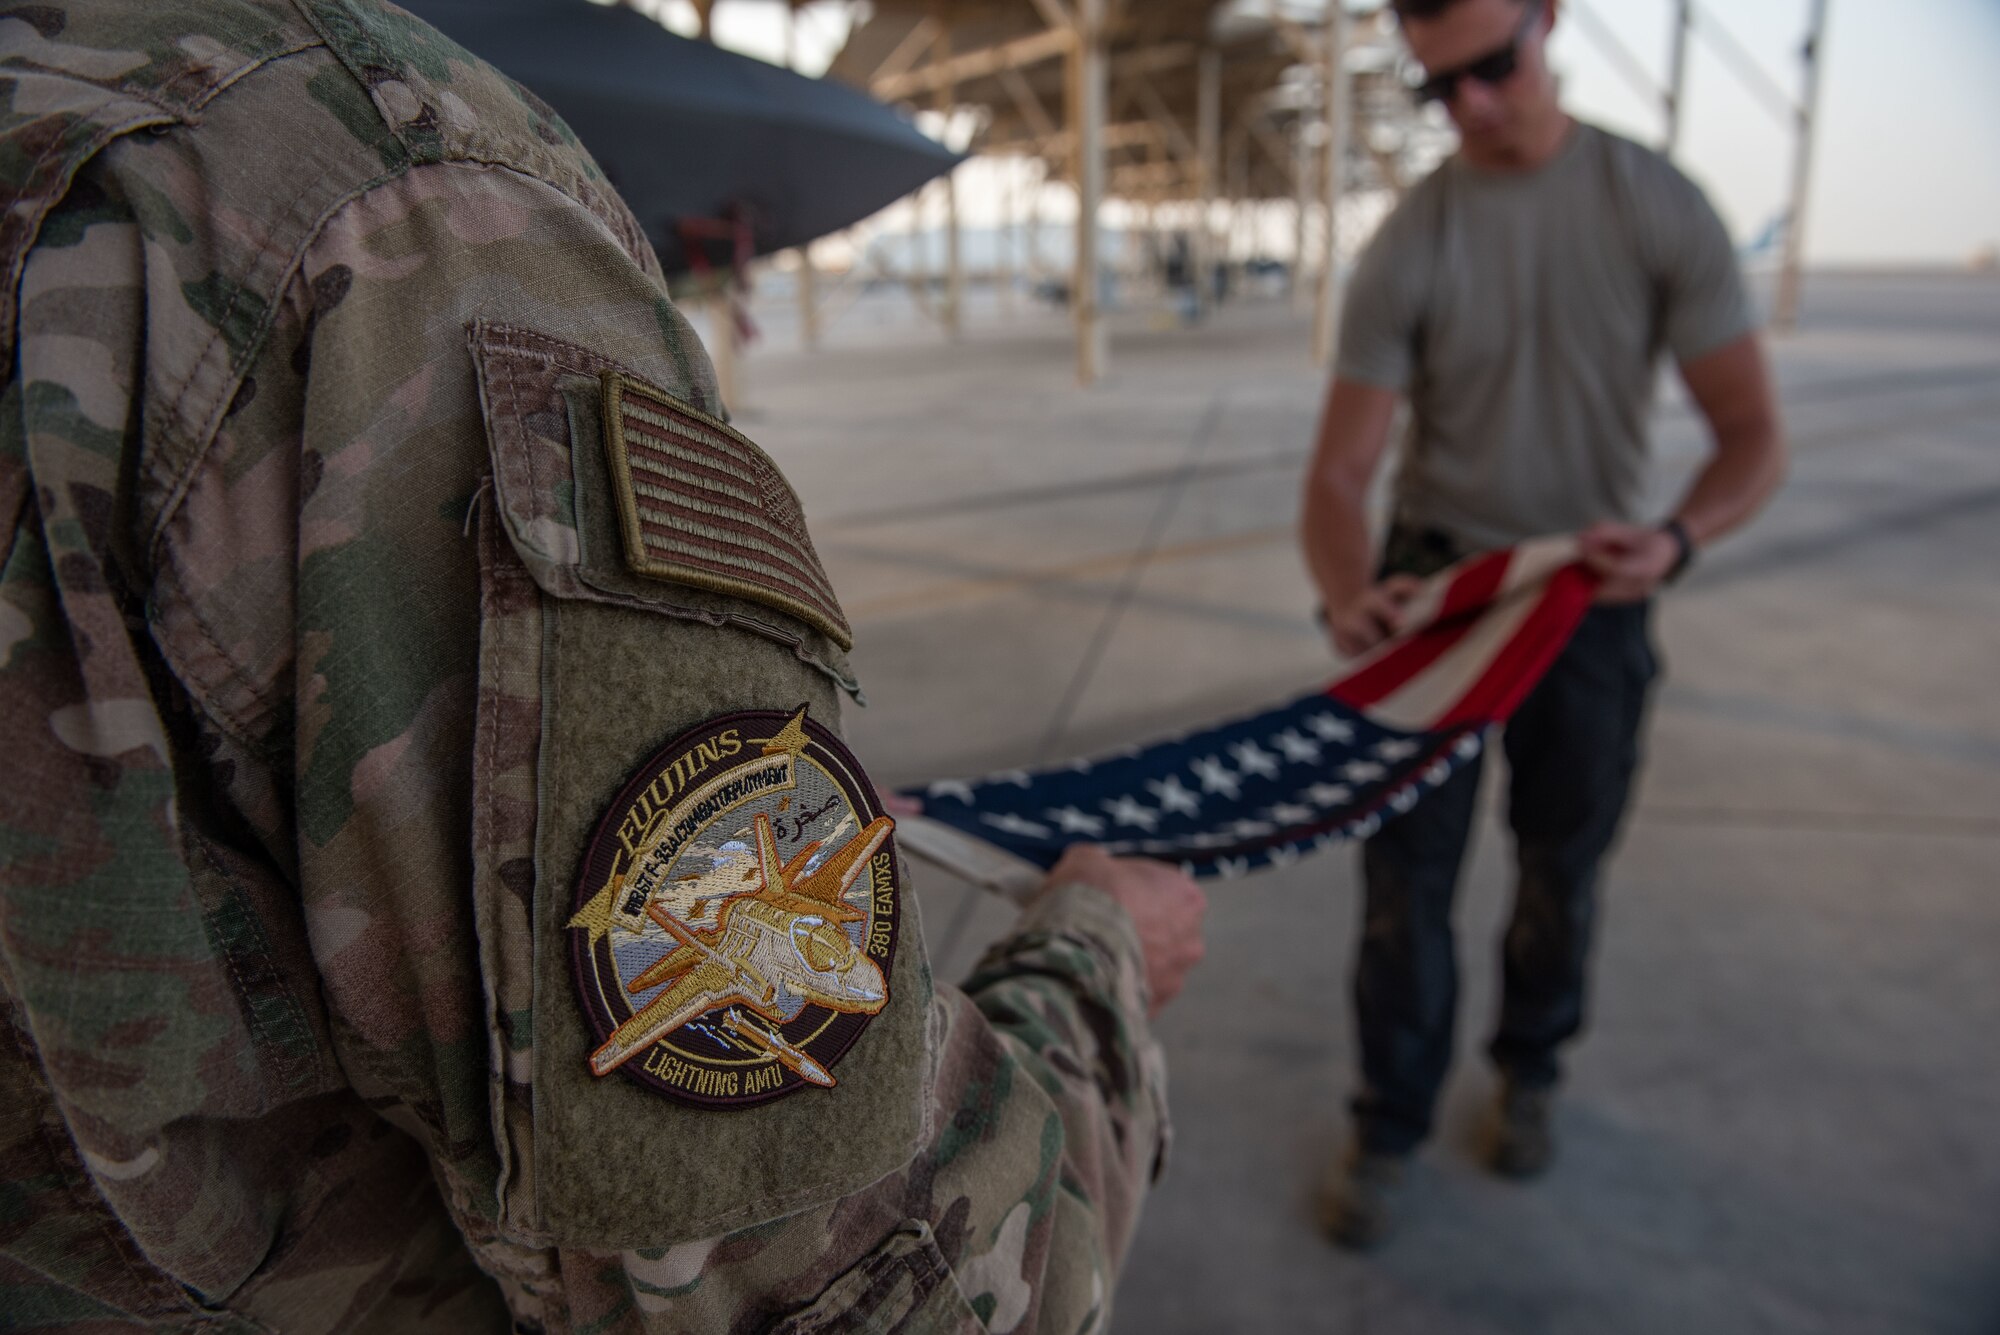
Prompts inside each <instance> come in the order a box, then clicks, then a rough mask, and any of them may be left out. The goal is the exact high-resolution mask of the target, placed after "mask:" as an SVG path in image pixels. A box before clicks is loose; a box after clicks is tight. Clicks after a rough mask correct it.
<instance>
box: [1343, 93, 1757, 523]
mask: <svg viewBox="0 0 2000 1335" xmlns="http://www.w3.org/2000/svg"><path fill="white" fill-rule="evenodd" d="M1751 324H1752V321H1751V315H1750V308H1749V302H1748V301H1747V299H1746V298H1745V295H1744V291H1743V280H1742V276H1741V275H1740V273H1739V272H1738V270H1737V266H1736V257H1735V252H1734V250H1733V249H1732V247H1731V245H1730V242H1729V237H1728V234H1727V233H1726V232H1725V231H1724V229H1723V226H1722V221H1721V219H1719V218H1718V217H1717V216H1716V214H1715V210H1714V209H1713V208H1712V207H1710V205H1709V203H1708V200H1707V199H1706V198H1705V197H1704V196H1703V195H1702V193H1701V191H1700V189H1699V188H1698V187H1696V186H1695V185H1694V183H1693V182H1691V181H1689V180H1688V179H1687V177H1685V176H1683V175H1681V173H1680V172H1679V170H1677V169H1676V168H1675V167H1674V165H1673V164H1672V163H1670V162H1668V161H1667V160H1666V159H1665V158H1663V157H1661V156H1660V155H1659V154H1657V153H1655V152H1653V151H1652V150H1651V149H1647V148H1643V147H1641V146H1639V145H1638V144H1635V143H1632V142H1631V141H1630V140H1627V139H1622V138H1620V137H1619V136H1617V135H1614V134H1611V133H1609V132H1608V131H1605V130H1601V129H1599V128H1597V127H1596V126H1593V125H1586V124H1583V123H1581V122H1579V123H1578V124H1577V125H1576V127H1575V129H1574V131H1573V132H1572V133H1571V134H1570V136H1569V138H1568V140H1567V141H1566V142H1565V143H1564V144H1563V146H1562V148H1561V149H1560V150H1559V151H1558V152H1557V154H1556V156H1555V157H1554V158H1553V159H1551V160H1550V161H1549V162H1548V163H1547V164H1546V165H1544V166H1542V167H1540V168H1538V169H1537V170H1535V171H1532V172H1525V173H1507V174H1500V173H1493V172H1485V171H1481V170H1479V169H1477V168H1475V167H1471V166H1469V165H1467V164H1466V163H1465V162H1464V161H1463V160H1462V159H1460V158H1457V157H1454V158H1451V159H1450V160H1448V161H1447V162H1445V164H1444V165H1443V166H1441V167H1439V168H1438V169H1437V170H1436V171H1435V172H1433V173H1432V174H1431V175H1430V176H1429V177H1427V178H1426V179H1425V180H1424V181H1423V182H1422V183H1421V184H1419V185H1418V186H1417V187H1416V188H1415V189H1413V190H1412V191H1411V192H1410V194H1409V196H1408V197H1407V198H1406V199H1405V200H1404V201H1403V203H1402V204H1401V205H1400V206H1399V207H1398V208H1397V209H1396V211H1395V212H1394V213H1393V214H1391V215H1390V217H1389V219H1388V220H1387V221H1386V222H1385V223H1384V224H1383V225H1382V229H1381V231H1380V232H1378V233H1377V234H1376V236H1375V239H1374V240H1373V241H1372V242H1371V243H1370V244H1369V246H1368V249H1367V250H1366V252H1364V253H1363V255H1362V257H1361V260H1360V263H1359V265H1358V266H1357V267H1356V269H1355V273H1354V277H1353V279H1352V281H1351V283H1350V285H1349V288H1348V293H1347V303H1346V309H1345V312H1344V314H1343V317H1342V324H1341V338H1340V354H1339V359H1338V362H1337V365H1336V374H1338V375H1339V376H1341V377H1344V378H1346V379H1349V380H1355V381H1360V382H1362V383H1364V384H1369V385H1379V386H1381V387H1383V388H1387V389H1394V390H1399V391H1405V392H1407V393H1408V395H1409V398H1410V402H1411V406H1412V408H1413V409H1414V411H1413V413H1412V415H1411V424H1410V430H1409V436H1408V440H1407V442H1406V446H1405V450H1404V454H1403V462H1402V468H1401V471H1400V472H1399V474H1398V475H1397V480H1396V493H1395V494H1396V512H1397V515H1398V517H1399V518H1401V519H1402V520H1404V521H1406V522H1408V523H1412V524H1418V525H1424V526H1429V527H1435V528H1439V529H1443V530H1444V531H1446V532H1447V533H1449V534H1451V535H1452V536H1453V537H1455V538H1457V539H1458V540H1459V541H1460V542H1462V543H1464V544H1466V545H1467V546H1470V547H1475V548H1485V547H1496V546H1504V545H1507V544H1509V543H1513V542H1517V541H1519V540H1521V539H1524V538H1529V537H1534V536H1536V535H1539V534H1544V533H1560V532H1569V531H1573V530H1576V529H1581V528H1584V527H1587V526H1588V525H1590V524H1592V523H1595V522H1597V521H1599V520H1603V519H1619V520H1638V519H1640V518H1642V516H1641V515H1639V514H1638V513H1637V511H1638V506H1639V505H1640V502H1641V497H1642V495H1643V492H1644V490H1645V485H1646V469H1647V462H1648V454H1649V442H1648V439H1647V431H1646V419H1647V415H1648V412H1649V410H1650V409H1651V407H1652V398H1653V386H1654V380H1655V372H1656V368H1657V366H1658V361H1659V354H1660V352H1661V351H1662V350H1663V349H1664V350H1667V351H1671V352H1672V353H1673V355H1674V358H1675V359H1676V360H1677V361H1679V362H1687V361H1689V360H1692V359H1694V358H1696V357H1700V356H1701V355H1702V354H1704V353H1707V352H1711V351H1713V350H1715V349H1716V348H1719V347H1721V346H1723V345H1724V344H1726V343H1729V342H1731V341H1732V340H1734V339H1736V338H1737V337H1739V336H1741V335H1742V334H1744V333H1745V332H1747V331H1748V330H1749V329H1750V328H1751Z"/></svg>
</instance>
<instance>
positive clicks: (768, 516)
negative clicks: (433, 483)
mask: <svg viewBox="0 0 2000 1335" xmlns="http://www.w3.org/2000/svg"><path fill="white" fill-rule="evenodd" d="M471 341H472V354H473V361H474V364H475V366H476V367H477V370H478V374H479V395H480V406H481V409H482V411H483V412H484V413H485V417H486V427H487V433H488V436H489V438H490V442H491V445H492V451H493V487H494V501H495V503H496V505H497V508H498V510H499V514H500V518H501V520H502V522H503V523H504V524H505V526H506V529H507V534H508V537H509V538H510V539H511V541H512V543H513V545H514V546H515V548H516V549H517V551H518V552H519V554H520V557H521V560H522V562H523V563H524V564H525V565H526V566H527V568H528V571H529V573H530V574H531V575H533V576H534V579H535V583H536V584H537V585H539V586H540V587H541V588H542V589H544V590H545V591H547V592H548V593H550V594H553V595H555V596H556V597H559V598H584V599H590V600H593V601H599V602H609V603H617V604H624V605H627V606H634V607H639V608H642V609H645V610H650V611H654V612H659V613H663V614H665V615H669V616H678V617H681V618H683V619H687V620H693V621H698V622H703V623H706V624H708V625H712V626H724V625H729V626H734V627H736V628H738V629H742V630H746V631H749V632H751V633H752V634H757V635H762V636H763V637H765V638H767V639H771V640H774V641H776V642H777V643H780V644H783V645H785V646H787V647H788V648H790V649H792V650H793V652H794V653H795V654H796V655H797V656H798V657H799V658H800V659H801V660H802V661H804V662H806V663H808V664H810V665H812V666H814V667H816V668H818V669H819V670H820V671H822V672H824V673H826V674H827V675H828V676H829V677H830V678H831V679H832V680H833V681H835V682H836V683H837V684H838V685H840V687H841V688H842V689H843V690H845V691H846V692H847V693H848V694H850V695H853V696H855V697H856V698H857V699H858V698H859V696H860V688H859V686H858V684H857V683H856V682H855V680H854V677H853V674H852V672H851V670H850V669H849V667H848V663H847V659H846V657H845V654H846V651H847V650H848V649H849V648H851V647H852V644H853V637H852V634H851V632H850V630H849V628H848V624H847V617H846V614H845V613H843V612H842V611H841V608H840V604H839V601H838V600H837V599H836V597H835V596H834V593H833V589H832V585H831V583H830V582H829V581H828V579H827V577H826V572H825V570H824V568H823V567H822V566H821V564H820V560H819V554H818V553H817V552H816V551H815V550H814V549H813V544H812V538H811V536H810V535H809V534H808V533H807V531H806V527H805V517H804V515H803V513H802V511H801V510H800V507H799V502H798V497H797V496H796V495H795V494H794V493H793V491H792V488H791V485H790V484H789V483H788V482H786V481H785V478H784V475H783V474H782V473H780V472H779V471H778V467H777V465H776V464H774V463H772V462H771V460H770V458H769V457H768V456H766V455H765V454H764V452H763V451H762V450H760V449H759V448H758V447H757V446H756V445H755V444H754V443H752V442H751V441H750V440H749V439H748V438H746V437H745V436H743V435H742V434H741V433H740V432H738V431H736V430H735V429H733V428H731V427H730V426H728V425H726V424H725V423H723V422H721V421H718V420H717V419H715V418H713V417H711V416H709V415H708V414H707V413H705V412H703V411H701V410H700V409H699V408H697V407H695V406H694V405H692V404H688V403H685V402H682V401H681V400H679V399H676V398H675V397H674V396H673V395H671V394H669V393H667V392H666V391H664V390H662V389H659V388H657V387H655V386H653V385H650V384H648V383H647V382H646V381H644V380H642V379H640V378H639V377H637V376H634V375H632V374H630V373H629V372H627V371H626V370H625V368H623V367H621V366H619V365H618V364H617V363H616V362H613V361H611V360H610V359H608V358H606V357H603V356H600V355H599V354H597V353H594V352H591V351H590V350H589V349H587V348H583V347H580V346H578V345H576V344H573V343H569V342H566V341H564V340H562V339H557V338H551V337H549V336H548V335H545V334H540V333H536V332H534V331H533V330H528V329H522V328H519V327H517V326H512V325H500V324H490V323H487V322H484V321H481V322H478V323H475V324H474V325H473V326H472V329H471Z"/></svg>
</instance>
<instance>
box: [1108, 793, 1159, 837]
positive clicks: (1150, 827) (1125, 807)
mask: <svg viewBox="0 0 2000 1335" xmlns="http://www.w3.org/2000/svg"><path fill="white" fill-rule="evenodd" d="M1103 806H1104V810H1105V812H1106V813H1107V814H1108V815H1109V816H1110V817H1111V819H1112V820H1114V821H1116V822H1117V823H1118V824H1120V825H1136V826H1137V827H1138V828H1140V829H1142V830H1144V831H1145V832H1146V833H1147V834H1151V833H1152V832H1153V831H1154V830H1156V829H1158V828H1159V825H1160V813H1159V812H1157V811H1155V810H1153V809H1152V808H1151V807H1149V806H1147V805H1146V804H1145V803H1143V802H1140V801H1137V800H1136V799H1134V798H1130V797H1114V798H1112V799H1111V800H1110V801H1109V802H1106V803H1104V804H1103Z"/></svg>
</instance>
